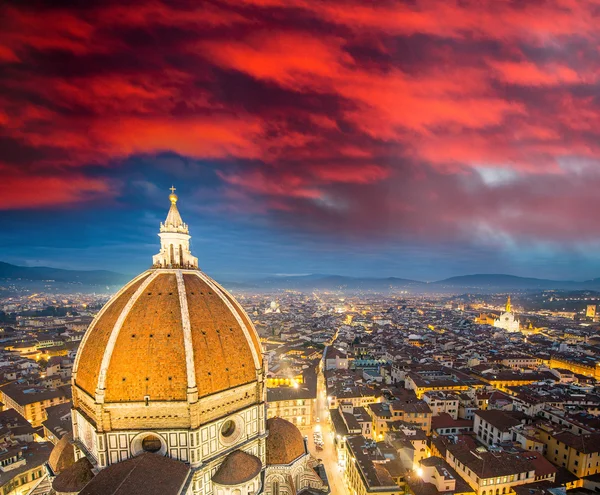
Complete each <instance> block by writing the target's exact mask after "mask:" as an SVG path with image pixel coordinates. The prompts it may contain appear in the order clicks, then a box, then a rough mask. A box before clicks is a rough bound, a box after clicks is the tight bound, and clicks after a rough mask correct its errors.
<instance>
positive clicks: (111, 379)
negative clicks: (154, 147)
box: [74, 194, 262, 403]
mask: <svg viewBox="0 0 600 495" xmlns="http://www.w3.org/2000/svg"><path fill="white" fill-rule="evenodd" d="M170 200H171V209H170V210H169V214H168V216H167V220H166V222H165V223H164V224H161V229H160V234H159V236H160V237H161V252H160V253H159V254H158V255H156V256H155V257H154V267H153V268H152V269H150V270H148V271H146V272H144V273H142V274H141V275H139V276H138V277H136V278H134V279H133V280H132V281H131V282H129V283H128V284H127V285H126V286H125V287H123V289H121V291H119V293H117V294H116V295H115V296H114V297H113V298H112V299H111V300H110V301H109V302H108V303H107V304H106V305H105V306H104V308H103V309H102V311H101V312H100V313H99V314H98V316H97V317H96V319H95V320H94V321H93V322H92V324H91V325H90V328H89V329H88V331H87V333H86V335H85V337H84V339H83V342H82V344H81V347H80V349H79V352H78V356H77V360H76V363H75V367H76V369H75V373H74V384H75V386H76V387H77V388H79V389H81V390H83V391H84V392H85V393H86V394H88V395H89V396H90V397H93V398H96V400H97V402H102V403H123V402H144V401H146V402H148V401H152V402H155V401H188V402H195V401H197V400H198V399H199V398H202V397H206V396H209V395H212V394H215V393H218V392H222V391H225V390H228V389H231V388H234V387H238V386H241V385H244V384H248V383H251V382H254V381H256V380H257V373H258V371H259V370H261V368H262V350H261V346H260V343H259V339H258V336H257V333H256V330H255V329H254V327H253V325H252V323H251V322H250V319H249V318H248V316H247V315H246V313H245V312H244V310H243V309H242V308H241V306H240V305H239V304H238V303H237V301H236V300H235V299H234V298H233V297H232V296H231V294H229V293H228V292H227V291H226V290H225V289H224V288H223V287H221V286H220V285H219V284H218V283H217V282H215V281H214V280H212V279H211V278H210V277H208V276H206V275H205V274H204V273H203V272H201V271H200V270H198V268H197V258H195V257H193V256H191V253H190V250H189V234H188V229H187V225H186V224H185V223H183V221H182V220H181V217H180V215H179V212H178V210H177V206H176V201H177V196H175V195H174V194H172V195H171V196H170Z"/></svg>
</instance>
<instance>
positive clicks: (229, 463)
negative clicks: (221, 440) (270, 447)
mask: <svg viewBox="0 0 600 495" xmlns="http://www.w3.org/2000/svg"><path fill="white" fill-rule="evenodd" d="M261 470H262V462H261V461H260V459H259V458H258V457H256V456H254V455H252V454H248V453H247V452H244V451H243V450H234V451H233V452H232V453H231V454H229V455H228V456H227V457H226V458H225V460H224V461H223V462H222V463H221V465H220V466H219V469H217V472H216V473H215V474H214V475H213V477H212V480H213V482H214V483H218V484H219V485H239V484H241V483H246V482H247V481H250V480H251V479H252V478H254V477H255V476H256V475H258V474H259V473H260V471H261Z"/></svg>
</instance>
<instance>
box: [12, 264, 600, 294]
mask: <svg viewBox="0 0 600 495" xmlns="http://www.w3.org/2000/svg"><path fill="white" fill-rule="evenodd" d="M132 278H133V275H127V274H123V273H117V272H113V271H109V270H69V269H63V268H52V267H47V266H35V267H29V266H19V265H13V264H10V263H5V262H1V261H0V279H5V280H6V279H9V280H17V279H21V280H37V281H43V280H54V281H59V282H81V283H87V284H97V285H119V284H125V283H126V282H127V281H129V280H131V279H132ZM223 283H224V285H228V286H230V287H235V288H248V289H250V288H256V289H285V288H290V289H294V288H295V289H311V288H313V289H332V288H338V289H341V288H344V289H394V288H414V289H427V288H431V289H433V288H440V289H444V288H445V289H448V288H450V289H452V288H454V289H458V288H465V289H469V288H471V289H486V290H490V289H522V290H532V289H538V290H551V289H565V290H568V289H572V290H577V289H583V290H585V289H591V290H594V289H596V290H600V278H594V279H590V280H584V281H574V280H551V279H543V278H535V277H521V276H518V275H507V274H501V273H489V274H485V273H478V274H470V275H458V276H454V277H448V278H445V279H442V280H437V281H433V282H423V281H420V280H414V279H408V278H402V277H394V276H390V277H352V276H346V275H335V274H322V273H311V274H299V275H294V274H282V275H271V276H267V277H262V278H257V279H253V280H249V281H245V282H240V281H230V282H223Z"/></svg>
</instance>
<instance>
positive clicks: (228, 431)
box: [221, 419, 235, 438]
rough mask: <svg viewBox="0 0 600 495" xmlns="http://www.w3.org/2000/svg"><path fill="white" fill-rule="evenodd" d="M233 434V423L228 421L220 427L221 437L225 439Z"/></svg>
mask: <svg viewBox="0 0 600 495" xmlns="http://www.w3.org/2000/svg"><path fill="white" fill-rule="evenodd" d="M234 433H235V423H234V422H233V421H231V420H230V419H228V420H227V421H225V423H223V426H222V427H221V435H223V437H225V438H230V437H231V436H232V435H233V434H234Z"/></svg>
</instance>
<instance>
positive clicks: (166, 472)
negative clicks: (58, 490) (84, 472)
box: [79, 453, 190, 495]
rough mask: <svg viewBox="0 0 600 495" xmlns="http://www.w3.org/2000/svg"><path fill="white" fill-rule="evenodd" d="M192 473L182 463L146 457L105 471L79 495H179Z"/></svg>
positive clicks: (165, 458) (148, 455)
mask: <svg viewBox="0 0 600 495" xmlns="http://www.w3.org/2000/svg"><path fill="white" fill-rule="evenodd" d="M189 473H190V467H189V466H188V465H187V464H184V463H183V462H181V461H177V460H175V459H171V458H169V457H164V456H162V455H158V454H151V453H145V454H142V455H139V456H137V457H133V458H131V459H128V460H126V461H123V462H118V463H116V464H112V465H110V466H108V467H107V468H105V469H103V470H102V471H100V472H99V473H98V474H97V475H96V476H95V477H94V479H93V480H92V481H91V482H90V483H89V484H87V485H86V486H85V488H84V489H83V490H81V492H80V493H79V495H179V494H181V493H182V489H183V487H184V484H185V483H186V481H187V479H188V476H189Z"/></svg>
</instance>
